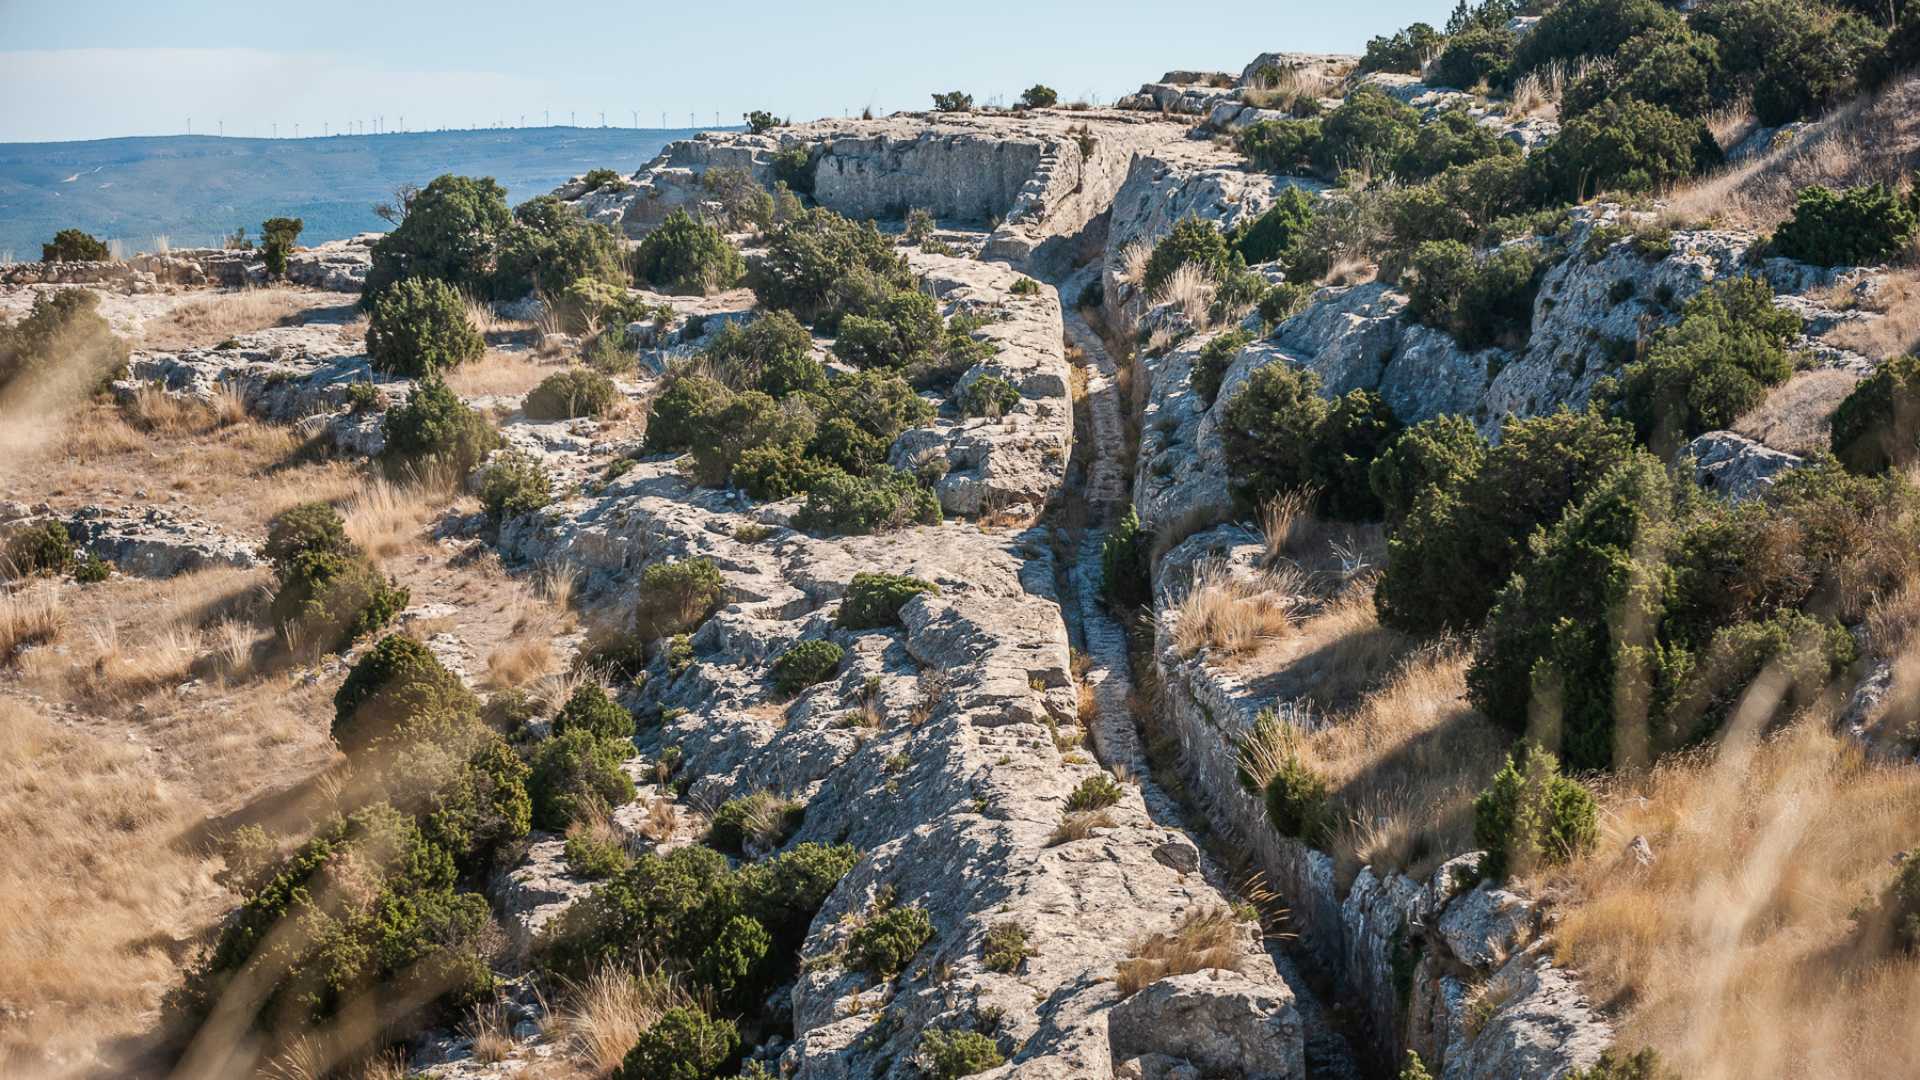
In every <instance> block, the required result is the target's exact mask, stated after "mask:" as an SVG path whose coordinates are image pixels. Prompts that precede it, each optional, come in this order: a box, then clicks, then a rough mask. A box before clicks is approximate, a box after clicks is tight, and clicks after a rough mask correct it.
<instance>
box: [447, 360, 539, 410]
mask: <svg viewBox="0 0 1920 1080" xmlns="http://www.w3.org/2000/svg"><path fill="white" fill-rule="evenodd" d="M554 371H555V369H554V368H553V367H552V366H550V365H547V364H542V363H541V362H540V361H539V360H537V359H536V358H535V357H534V355H533V354H532V353H530V352H502V351H501V350H499V349H488V350H487V352H486V355H484V356H482V357H481V358H480V359H478V360H475V361H472V362H471V363H466V364H461V365H460V366H458V367H456V368H452V369H451V370H449V371H448V372H447V385H448V386H449V387H451V388H452V389H453V392H454V393H456V394H459V395H460V396H461V397H469V398H473V397H519V396H521V395H522V394H525V393H526V392H527V391H529V390H532V389H533V388H534V387H536V386H539V385H540V380H542V379H544V378H546V377H547V376H549V375H551V374H553V373H554Z"/></svg>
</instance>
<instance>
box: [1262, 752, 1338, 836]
mask: <svg viewBox="0 0 1920 1080" xmlns="http://www.w3.org/2000/svg"><path fill="white" fill-rule="evenodd" d="M1262 798H1263V799H1264V801H1265V803H1266V807H1267V822H1268V823H1269V824H1271V825H1272V826H1273V829H1274V831H1275V832H1277V833H1279V834H1280V835H1281V836H1285V837H1288V838H1290V839H1294V840H1298V841H1300V842H1301V843H1303V844H1306V845H1307V846H1309V847H1324V846H1325V845H1326V844H1327V842H1328V841H1329V840H1331V839H1332V838H1333V830H1334V826H1335V824H1336V815H1335V813H1334V810H1333V797H1332V796H1331V795H1330V794H1329V793H1328V791H1327V780H1326V777H1324V776H1322V775H1320V773H1319V772H1318V771H1316V770H1315V769H1314V768H1313V767H1312V766H1311V765H1308V764H1307V763H1306V762H1304V761H1302V760H1301V759H1300V756H1299V755H1298V754H1296V753H1294V752H1293V751H1292V750H1288V752H1287V755H1286V758H1285V760H1283V761H1282V762H1281V763H1280V768H1279V769H1277V770H1275V772H1274V774H1273V775H1272V776H1271V777H1268V778H1267V786H1266V790H1265V791H1264V792H1263V793H1262Z"/></svg>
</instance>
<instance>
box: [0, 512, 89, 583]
mask: <svg viewBox="0 0 1920 1080" xmlns="http://www.w3.org/2000/svg"><path fill="white" fill-rule="evenodd" d="M4 552H5V555H6V569H9V570H11V571H12V572H13V573H15V574H18V575H19V576H21V577H28V576H30V575H33V574H40V573H46V574H59V573H64V572H65V571H66V569H67V567H68V566H70V565H72V563H73V557H74V546H73V538H72V537H71V536H69V535H68V534H67V527H66V526H65V525H62V524H60V523H59V522H57V521H47V522H42V523H41V524H38V525H27V526H23V527H21V528H18V529H15V530H13V531H12V532H10V533H7V534H6V544H5V546H4Z"/></svg>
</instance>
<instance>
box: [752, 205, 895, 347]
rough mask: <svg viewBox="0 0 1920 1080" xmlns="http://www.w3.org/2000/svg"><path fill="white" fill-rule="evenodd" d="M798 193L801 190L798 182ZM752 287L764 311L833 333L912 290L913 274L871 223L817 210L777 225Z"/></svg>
mask: <svg viewBox="0 0 1920 1080" xmlns="http://www.w3.org/2000/svg"><path fill="white" fill-rule="evenodd" d="M794 190H796V191H798V190H801V189H800V187H799V185H797V184H796V185H794ZM748 284H749V285H751V286H752V287H753V291H754V293H755V295H757V296H758V297H759V299H760V302H761V303H762V304H763V305H765V306H766V307H768V308H770V309H784V310H787V311H791V312H793V314H794V315H795V316H797V317H799V319H800V320H801V321H803V322H811V323H813V324H814V326H815V327H816V328H817V329H819V330H820V331H821V332H822V333H829V334H830V333H834V332H835V331H837V330H838V328H839V324H840V318H841V316H843V315H845V314H847V313H849V312H851V313H853V314H862V315H864V314H871V313H872V309H874V308H876V307H878V306H879V305H880V304H881V303H882V302H883V301H884V300H885V299H886V298H887V297H889V296H891V295H892V294H893V293H895V292H897V291H900V290H903V289H910V288H912V287H913V275H912V274H911V273H910V272H909V271H908V270H907V265H906V262H905V260H903V259H902V258H901V257H900V255H899V253H898V252H896V251H895V250H894V246H893V242H892V241H891V240H889V239H888V238H887V237H885V236H882V235H881V234H880V230H879V229H877V228H875V227H874V225H873V223H872V222H867V223H865V224H858V225H856V224H854V223H853V222H851V221H849V220H847V219H846V218H844V217H841V216H840V215H839V214H836V213H834V212H833V211H831V210H827V209H824V208H815V209H812V210H807V211H804V212H802V213H800V214H798V215H796V216H795V217H793V218H791V219H790V220H787V221H783V222H781V223H780V224H779V225H777V226H775V227H774V229H773V232H772V233H771V234H769V235H768V237H767V253H766V256H765V258H763V259H762V260H760V261H759V262H758V263H756V264H755V266H754V267H753V269H752V272H751V273H750V274H749V275H748Z"/></svg>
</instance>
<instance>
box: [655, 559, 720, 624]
mask: <svg viewBox="0 0 1920 1080" xmlns="http://www.w3.org/2000/svg"><path fill="white" fill-rule="evenodd" d="M726 597H727V583H726V580H725V579H724V578H722V577H721V576H720V569H719V567H716V566H714V565H713V560H712V559H708V558H705V557H698V558H692V559H681V560H677V561H672V562H660V563H654V564H653V565H652V566H649V567H647V568H646V570H644V571H642V572H641V574H640V601H639V603H638V604H637V605H636V606H635V608H634V622H635V627H636V630H637V632H638V633H639V634H640V636H641V637H642V638H643V639H644V640H648V641H654V640H657V639H659V638H664V637H671V636H672V635H674V634H679V633H686V632H690V631H692V630H695V629H697V628H698V627H699V626H700V624H701V623H703V622H706V621H707V616H709V615H712V614H713V613H714V612H715V611H718V610H719V609H720V607H721V605H722V604H724V603H725V602H726Z"/></svg>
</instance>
